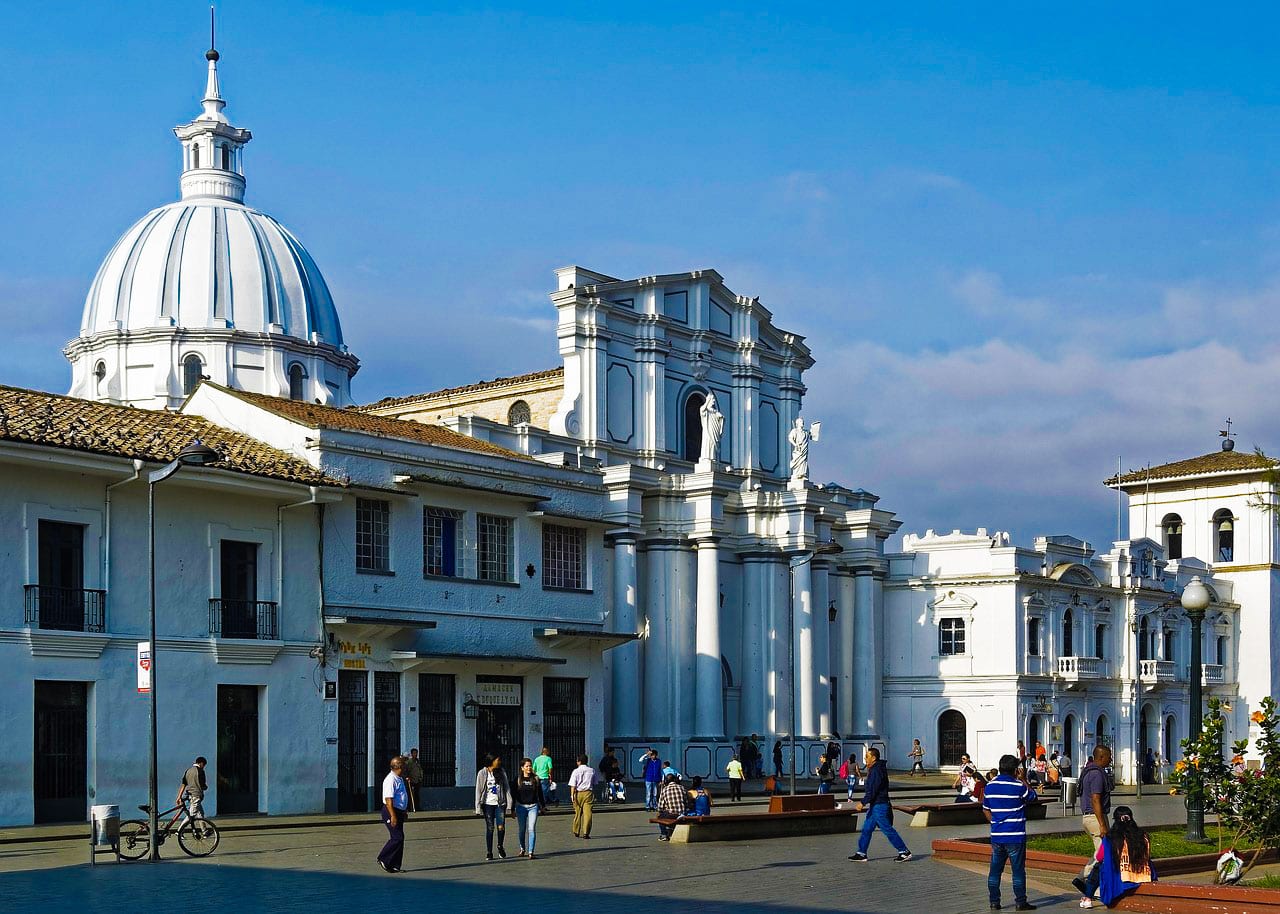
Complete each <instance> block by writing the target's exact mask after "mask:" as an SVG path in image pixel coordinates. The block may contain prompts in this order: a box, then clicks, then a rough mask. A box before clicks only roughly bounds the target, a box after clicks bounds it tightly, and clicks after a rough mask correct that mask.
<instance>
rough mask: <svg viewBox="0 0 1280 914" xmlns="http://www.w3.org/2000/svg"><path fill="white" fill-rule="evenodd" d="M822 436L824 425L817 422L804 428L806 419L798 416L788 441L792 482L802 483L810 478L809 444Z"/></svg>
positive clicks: (788, 434) (789, 433)
mask: <svg viewBox="0 0 1280 914" xmlns="http://www.w3.org/2000/svg"><path fill="white" fill-rule="evenodd" d="M821 434H822V423H821V422H815V423H813V424H812V425H810V426H809V428H807V429H806V428H805V427H804V417H803V416H796V424H795V426H794V427H793V428H792V429H791V431H790V432H788V433H787V441H789V442H790V443H791V480H792V481H793V482H802V481H804V480H805V479H808V478H809V442H811V441H817V440H818V438H819V437H820V436H821Z"/></svg>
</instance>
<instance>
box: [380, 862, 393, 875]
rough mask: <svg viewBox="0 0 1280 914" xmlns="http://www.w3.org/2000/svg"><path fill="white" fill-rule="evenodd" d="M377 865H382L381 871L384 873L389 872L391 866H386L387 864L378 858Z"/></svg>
mask: <svg viewBox="0 0 1280 914" xmlns="http://www.w3.org/2000/svg"><path fill="white" fill-rule="evenodd" d="M378 866H380V867H382V872H384V873H390V872H391V867H389V866H387V865H386V864H385V863H383V862H382V861H381V860H379V861H378Z"/></svg>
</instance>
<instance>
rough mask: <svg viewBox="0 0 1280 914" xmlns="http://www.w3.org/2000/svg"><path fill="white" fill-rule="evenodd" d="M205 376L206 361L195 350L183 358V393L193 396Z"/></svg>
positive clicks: (186, 395) (185, 395)
mask: <svg viewBox="0 0 1280 914" xmlns="http://www.w3.org/2000/svg"><path fill="white" fill-rule="evenodd" d="M203 376H204V363H203V362H201V361H200V356H198V355H196V354H195V353H194V352H193V353H191V355H189V356H187V357H186V358H185V359H183V360H182V395H183V396H184V397H189V396H191V394H192V392H193V391H195V389H196V387H197V386H198V385H199V384H200V379H201V378H202V377H203Z"/></svg>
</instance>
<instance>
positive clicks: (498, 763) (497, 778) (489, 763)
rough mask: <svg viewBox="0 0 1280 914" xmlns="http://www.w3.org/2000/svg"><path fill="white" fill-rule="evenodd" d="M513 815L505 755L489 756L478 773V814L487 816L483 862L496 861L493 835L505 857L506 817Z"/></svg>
mask: <svg viewBox="0 0 1280 914" xmlns="http://www.w3.org/2000/svg"><path fill="white" fill-rule="evenodd" d="M530 764H532V763H530ZM510 814H511V785H510V784H509V783H508V781H507V773H506V772H505V771H503V770H502V756H492V755H486V756H485V757H484V765H483V767H481V769H480V770H479V771H477V772H476V815H477V816H484V846H485V854H484V859H486V860H492V859H493V834H494V832H497V833H498V856H499V857H506V856H507V851H506V849H505V848H504V847H503V846H502V845H503V841H504V839H505V838H506V836H507V816H508V815H510Z"/></svg>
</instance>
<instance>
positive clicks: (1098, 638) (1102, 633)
mask: <svg viewBox="0 0 1280 914" xmlns="http://www.w3.org/2000/svg"><path fill="white" fill-rule="evenodd" d="M1093 656H1095V657H1097V658H1098V659H1099V660H1105V659H1106V658H1107V627H1106V626H1105V625H1099V626H1097V627H1095V628H1094V630H1093Z"/></svg>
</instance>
